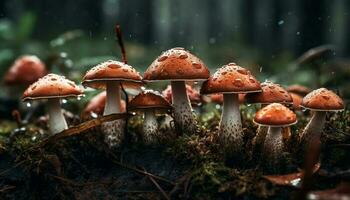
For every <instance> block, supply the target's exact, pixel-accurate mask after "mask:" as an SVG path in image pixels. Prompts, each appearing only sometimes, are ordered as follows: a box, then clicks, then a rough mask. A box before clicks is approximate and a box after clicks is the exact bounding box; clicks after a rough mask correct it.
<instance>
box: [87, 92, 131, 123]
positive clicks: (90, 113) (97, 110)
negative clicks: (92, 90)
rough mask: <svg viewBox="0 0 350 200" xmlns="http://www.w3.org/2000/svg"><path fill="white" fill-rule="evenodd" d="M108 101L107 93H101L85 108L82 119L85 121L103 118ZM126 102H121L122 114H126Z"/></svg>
mask: <svg viewBox="0 0 350 200" xmlns="http://www.w3.org/2000/svg"><path fill="white" fill-rule="evenodd" d="M106 99H107V93H106V91H103V92H100V93H99V94H97V95H96V96H94V97H93V98H92V99H91V100H90V101H89V103H88V104H87V105H86V106H85V108H84V110H83V112H82V118H83V119H85V120H88V119H91V118H95V117H97V116H102V115H103V112H104V110H105V105H106ZM115 101H116V104H117V103H118V100H117V99H116V100H115ZM125 111H126V108H125V101H124V100H121V112H122V113H123V112H125Z"/></svg>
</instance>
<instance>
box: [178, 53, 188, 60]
mask: <svg viewBox="0 0 350 200" xmlns="http://www.w3.org/2000/svg"><path fill="white" fill-rule="evenodd" d="M179 58H180V59H186V58H188V55H187V54H180V56H179Z"/></svg>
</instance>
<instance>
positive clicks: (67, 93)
mask: <svg viewBox="0 0 350 200" xmlns="http://www.w3.org/2000/svg"><path fill="white" fill-rule="evenodd" d="M82 94H83V91H82V90H81V89H80V88H79V87H78V86H77V85H76V84H75V83H74V82H73V81H70V80H68V79H66V78H65V77H63V76H59V75H56V74H48V75H46V76H44V77H42V78H40V79H39V80H38V81H36V82H35V83H33V84H32V85H30V86H29V87H28V88H27V90H26V91H25V92H24V94H23V97H22V98H23V101H30V100H39V99H47V101H48V102H47V108H48V112H49V127H50V130H51V132H52V133H53V134H56V133H59V132H61V131H63V130H65V129H67V127H68V126H67V122H66V120H65V118H64V116H63V113H62V110H61V103H60V99H61V98H68V97H79V96H81V95H82Z"/></svg>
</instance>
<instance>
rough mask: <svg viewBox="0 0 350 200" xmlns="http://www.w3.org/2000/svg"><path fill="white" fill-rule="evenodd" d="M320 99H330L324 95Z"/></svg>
mask: <svg viewBox="0 0 350 200" xmlns="http://www.w3.org/2000/svg"><path fill="white" fill-rule="evenodd" d="M322 98H324V99H325V100H329V99H330V97H329V96H326V95H322Z"/></svg>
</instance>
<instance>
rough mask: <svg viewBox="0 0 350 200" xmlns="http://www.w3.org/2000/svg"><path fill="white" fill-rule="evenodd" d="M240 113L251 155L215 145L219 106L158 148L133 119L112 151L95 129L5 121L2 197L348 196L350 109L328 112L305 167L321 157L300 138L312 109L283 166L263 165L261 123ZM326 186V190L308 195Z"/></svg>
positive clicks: (1, 129) (1, 126) (0, 151)
mask: <svg viewBox="0 0 350 200" xmlns="http://www.w3.org/2000/svg"><path fill="white" fill-rule="evenodd" d="M242 115H243V127H244V132H245V141H246V144H245V146H244V147H243V148H244V152H246V153H245V154H242V156H241V157H240V158H239V159H237V158H236V159H234V158H229V157H227V156H225V155H224V154H223V152H222V149H221V146H220V145H219V144H218V142H217V125H218V122H219V119H220V115H219V112H218V111H217V110H216V109H212V110H211V111H210V112H206V114H204V115H201V116H200V117H199V121H200V126H199V127H198V131H197V133H193V134H192V135H190V136H188V135H181V136H176V137H174V136H175V135H176V134H175V133H173V132H172V131H170V129H167V128H164V127H163V128H162V129H161V130H160V131H161V132H162V134H163V135H165V136H167V137H165V138H166V139H164V142H162V144H159V145H153V146H146V145H144V144H142V142H141V141H140V140H138V139H137V138H138V136H140V134H139V132H140V131H139V127H140V126H139V125H140V123H141V119H140V117H138V116H136V117H132V118H131V119H130V120H129V128H128V130H127V136H128V137H127V139H126V142H125V143H124V144H122V145H121V146H120V147H118V148H115V149H110V148H108V146H107V145H106V144H105V143H104V140H103V135H102V133H101V132H100V131H99V128H98V127H94V128H92V129H89V130H88V131H83V132H81V130H83V129H82V127H80V128H78V129H77V130H74V131H71V132H69V131H68V133H67V132H66V133H67V134H66V135H62V137H49V139H47V138H48V133H47V132H48V131H47V127H45V125H44V123H42V121H40V120H39V119H38V120H37V121H35V122H33V123H30V124H17V123H16V122H15V121H1V122H0V133H1V135H0V136H1V137H0V158H1V159H0V199H303V198H306V196H309V197H310V195H313V197H314V198H315V197H322V195H324V194H326V195H329V194H336V195H338V193H349V191H350V189H349V188H350V187H349V185H347V184H346V182H347V181H350V180H349V179H350V154H349V153H347V152H348V151H349V148H350V126H349V125H350V112H349V111H344V112H341V113H335V114H330V115H329V116H327V124H326V126H325V129H324V134H323V135H322V138H321V141H322V145H321V148H320V161H319V162H316V165H315V166H314V165H313V166H311V167H310V166H307V164H305V165H303V164H302V163H303V161H304V158H303V157H307V158H310V157H311V158H314V157H318V153H317V152H318V151H317V149H316V150H314V151H310V152H311V153H310V154H311V155H300V151H299V150H300V148H299V147H300V145H299V144H298V143H297V142H296V141H297V140H296V138H297V135H298V134H297V133H298V132H300V131H302V129H303V127H304V126H305V124H306V122H307V120H308V119H309V117H310V113H303V112H300V113H299V118H300V119H299V123H298V125H296V126H294V127H292V133H293V134H292V135H291V137H290V138H287V139H286V140H285V142H286V146H287V151H288V152H287V153H286V155H285V157H286V158H287V159H286V162H285V163H284V164H283V166H282V167H280V168H269V167H265V166H264V163H263V162H261V160H260V156H259V154H258V152H254V151H252V142H251V141H252V138H253V137H254V135H255V132H256V128H257V126H256V125H255V124H253V123H252V122H251V121H252V120H251V117H252V115H251V113H249V112H244V113H243V114H242ZM73 118H76V117H73ZM41 120H42V119H41ZM159 120H162V119H159ZM73 121H74V120H73ZM75 121H77V120H75ZM94 122H96V123H95V124H94V126H95V125H98V123H97V122H98V120H96V119H95V121H94ZM74 123H75V124H78V122H74ZM90 125H91V124H90ZM85 128H86V127H85ZM135 138H136V139H135ZM314 154H315V155H314ZM316 160H318V159H316ZM313 164H315V163H313ZM303 168H305V179H304V178H303V173H302V172H303ZM308 168H309V169H308ZM311 171H312V172H311ZM283 174H289V175H287V176H279V175H283ZM267 175H276V176H267ZM339 184H340V185H341V186H340V187H337V186H338V185H339ZM336 187H337V189H335V190H331V191H327V190H326V189H332V188H336ZM339 188H340V189H339ZM321 190H326V192H316V193H310V192H311V191H321ZM316 199H317V198H316ZM318 199H321V198H318Z"/></svg>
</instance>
